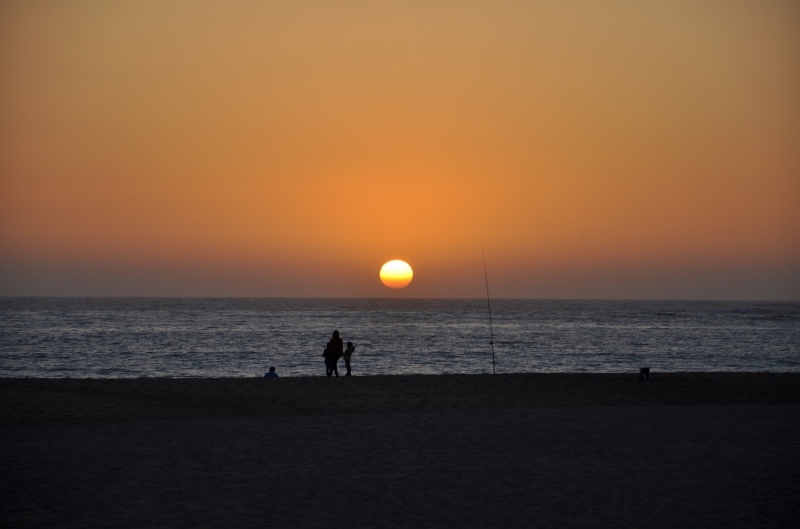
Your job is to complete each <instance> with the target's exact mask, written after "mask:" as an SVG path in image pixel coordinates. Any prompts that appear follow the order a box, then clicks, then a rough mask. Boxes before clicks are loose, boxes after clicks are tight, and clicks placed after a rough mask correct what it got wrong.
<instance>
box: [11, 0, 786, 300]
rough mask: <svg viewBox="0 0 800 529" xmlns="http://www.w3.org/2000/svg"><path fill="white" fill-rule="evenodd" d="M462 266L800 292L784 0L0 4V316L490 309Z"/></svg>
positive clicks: (561, 277) (712, 290) (585, 279)
mask: <svg viewBox="0 0 800 529" xmlns="http://www.w3.org/2000/svg"><path fill="white" fill-rule="evenodd" d="M481 249H483V252H484V253H485V256H486V265H487V270H488V277H489V286H490V289H491V292H492V295H493V297H498V298H501V297H516V298H654V299H661V298H664V299H767V300H768V299H776V300H782V299H790V300H798V299H800V2H796V1H794V0H786V1H772V0H764V1H757V0H747V1H736V0H720V1H710V0H686V1H681V0H664V1H661V0H653V1H648V2H641V1H638V0H630V1H616V0H609V1H604V2H597V1H594V0H587V1H552V2H547V1H544V2H531V1H527V0H519V1H504V0H492V1H469V0H464V1H437V0H427V1H419V2H418V1H409V0H406V1H397V2H394V1H380V2H369V1H344V2H333V1H327V0H326V1H316V2H312V1H303V0H292V1H255V0H254V1H238V0H226V1H174V0H157V1H150V0H137V1H128V0H120V1H113V0H99V1H80V0H71V1H68V2H62V1H57V0H50V1H48V0H42V1H36V0H28V1H8V0H7V1H4V2H2V3H0V295H15V296H16V295H101V296H106V295H120V296H128V295H135V296H304V297H323V296H325V297H327V296H337V297H338V296H343V297H381V296H387V297H481V296H484V295H485V285H484V270H483V261H482V256H481ZM392 259H403V260H405V261H407V262H408V263H409V264H410V265H411V266H412V267H413V269H414V279H413V281H412V283H411V284H410V285H409V286H408V287H407V288H405V289H402V290H391V289H388V288H386V287H385V286H383V284H382V283H381V281H380V279H379V277H378V273H379V271H380V268H381V265H382V264H383V263H385V262H386V261H389V260H392Z"/></svg>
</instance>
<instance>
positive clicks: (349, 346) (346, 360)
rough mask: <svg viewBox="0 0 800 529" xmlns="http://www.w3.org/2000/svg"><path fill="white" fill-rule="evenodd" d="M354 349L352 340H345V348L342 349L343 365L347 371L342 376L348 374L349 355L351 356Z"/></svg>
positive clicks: (347, 375)
mask: <svg viewBox="0 0 800 529" xmlns="http://www.w3.org/2000/svg"><path fill="white" fill-rule="evenodd" d="M355 350H356V346H355V345H353V342H347V349H345V350H344V366H345V367H346V368H347V373H345V374H344V376H346V377H349V376H350V357H352V356H353V353H354V352H355Z"/></svg>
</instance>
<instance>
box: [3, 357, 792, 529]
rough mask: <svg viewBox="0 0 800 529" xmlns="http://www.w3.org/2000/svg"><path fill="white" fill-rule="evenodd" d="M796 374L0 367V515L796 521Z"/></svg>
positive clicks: (297, 521)
mask: <svg viewBox="0 0 800 529" xmlns="http://www.w3.org/2000/svg"><path fill="white" fill-rule="evenodd" d="M798 439H800V374H797V373H794V374H779V373H771V374H767V373H761V374H759V373H680V374H678V373H654V374H653V376H652V378H651V379H650V380H649V381H640V380H638V378H637V373H632V374H594V375H587V374H574V375H573V374H518V375H497V376H491V375H442V376H394V377H393V376H376V377H351V378H344V377H340V378H339V379H327V378H325V377H309V378H281V379H277V380H275V379H273V380H266V379H261V378H254V379H128V380H77V379H0V446H2V450H1V451H0V469H2V480H0V497H1V498H2V502H0V523H2V525H3V526H4V527H245V528H246V527H327V528H332V527H333V528H335V527H348V528H354V527H365V528H366V527H636V528H643V527H644V528H647V527H664V528H666V527H725V528H732V527H748V528H752V527H795V526H797V525H798V524H800V453H799V452H798V450H797V442H798Z"/></svg>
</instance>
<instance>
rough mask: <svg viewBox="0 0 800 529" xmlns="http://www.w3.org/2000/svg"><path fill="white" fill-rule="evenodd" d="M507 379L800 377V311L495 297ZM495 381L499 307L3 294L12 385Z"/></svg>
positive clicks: (1, 365)
mask: <svg viewBox="0 0 800 529" xmlns="http://www.w3.org/2000/svg"><path fill="white" fill-rule="evenodd" d="M492 315H493V331H494V353H495V359H496V370H497V372H498V373H522V372H638V368H639V367H640V366H649V367H651V368H652V369H653V370H657V371H800V303H766V302H765V303H755V302H675V301H540V300H492ZM334 329H338V330H339V331H340V332H341V334H342V337H343V338H344V340H345V342H346V341H352V342H354V343H355V344H356V347H357V348H356V353H355V355H354V356H353V371H354V374H355V375H376V374H412V373H429V374H445V373H491V372H492V348H491V346H490V343H489V342H490V338H489V336H490V330H489V318H488V314H487V306H486V300H485V299H483V300H480V299H475V300H452V299H446V300H432V299H422V300H400V299H196V298H184V299H163V298H154V299H149V298H0V377H100V378H117V377H251V376H260V375H262V374H263V373H264V371H266V369H267V368H268V367H269V366H271V365H274V366H276V368H277V371H278V373H279V374H280V375H281V376H312V375H323V374H324V365H323V360H322V356H321V355H322V350H323V348H324V346H325V344H326V342H327V341H328V339H329V338H330V335H331V332H332V331H333V330H334Z"/></svg>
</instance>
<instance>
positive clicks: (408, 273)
mask: <svg viewBox="0 0 800 529" xmlns="http://www.w3.org/2000/svg"><path fill="white" fill-rule="evenodd" d="M380 276H381V282H382V283H383V284H384V285H386V286H387V287H389V288H405V287H407V286H408V284H409V283H411V279H412V278H413V277H414V271H413V270H411V267H410V266H409V265H408V263H407V262H405V261H401V260H399V259H395V260H394V261H389V262H388V263H386V264H384V265H383V267H381V274H380Z"/></svg>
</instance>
